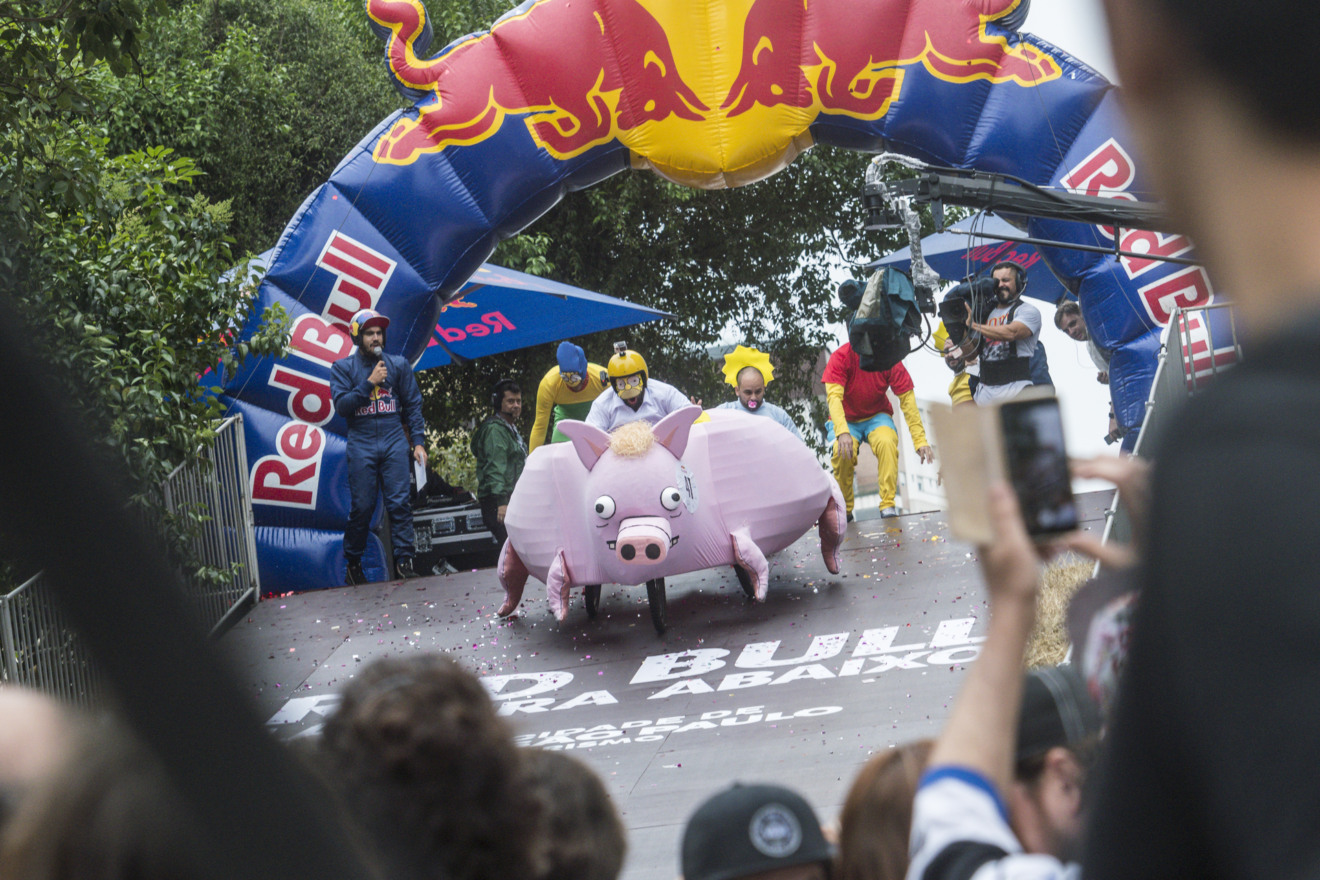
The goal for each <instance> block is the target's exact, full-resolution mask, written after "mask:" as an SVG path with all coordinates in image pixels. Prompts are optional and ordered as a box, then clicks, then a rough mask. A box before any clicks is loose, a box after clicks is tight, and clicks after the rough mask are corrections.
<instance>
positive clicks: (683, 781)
mask: <svg viewBox="0 0 1320 880" xmlns="http://www.w3.org/2000/svg"><path fill="white" fill-rule="evenodd" d="M1110 495H1111V493H1108V492H1103V493H1092V494H1089V495H1085V496H1082V497H1081V498H1079V501H1080V502H1081V507H1082V512H1083V516H1084V519H1085V526H1086V527H1088V528H1091V529H1093V530H1094V531H1096V532H1099V531H1101V530H1102V529H1103V526H1104V515H1103V514H1104V508H1105V506H1106V505H1107V504H1108V502H1109V499H1110ZM870 513H872V514H873V513H874V512H873V511H871V512H870ZM667 594H668V605H669V629H668V631H667V632H666V633H665V635H664V636H657V635H656V632H655V630H654V628H653V626H652V623H651V618H650V614H649V611H648V606H647V601H646V591H645V589H644V588H643V587H622V586H617V585H606V586H605V588H604V592H603V596H602V598H601V607H600V615H599V617H598V618H597V619H596V620H594V621H593V620H589V619H588V617H587V614H586V611H585V607H584V605H583V600H582V599H581V598H577V599H575V604H574V607H573V610H572V611H571V612H570V614H569V617H568V620H567V621H565V623H563V624H562V625H561V624H558V623H556V622H555V620H554V618H553V617H552V616H551V615H550V612H549V610H548V608H547V606H546V601H545V595H544V589H543V587H542V585H541V584H540V583H539V582H538V581H536V580H535V579H531V580H529V581H528V584H527V591H526V593H525V595H524V599H523V603H522V605H521V606H520V608H519V610H518V612H517V614H516V615H515V616H513V617H512V618H510V619H508V620H500V619H498V618H496V617H495V616H494V612H495V609H496V608H498V607H499V605H500V602H501V600H502V598H503V591H502V590H501V588H500V587H499V584H498V582H497V581H496V579H495V574H494V571H493V570H491V569H483V570H479V571H471V572H461V573H459V574H454V575H447V576H443V577H428V578H422V579H419V580H416V581H410V582H391V583H385V584H375V585H371V586H365V587H357V588H342V589H333V590H325V591H321V592H314V593H303V594H299V595H296V596H287V597H282V598H274V599H268V600H266V601H263V602H262V603H261V604H260V605H259V606H257V607H256V608H255V609H253V611H252V612H251V613H250V614H249V615H248V616H247V617H246V618H245V619H244V620H243V621H241V622H240V623H238V624H237V625H236V626H235V627H234V628H233V629H232V630H231V631H230V632H229V633H227V634H226V635H225V636H224V638H223V640H222V644H223V645H225V646H227V647H228V649H229V650H230V652H231V654H232V656H233V658H234V660H235V663H236V664H237V666H238V669H239V672H240V675H241V676H242V679H241V680H242V681H244V682H246V683H247V684H248V685H249V686H250V689H251V692H252V694H253V696H254V697H255V698H256V699H257V700H258V701H259V703H260V705H261V707H262V711H263V714H265V716H266V717H268V718H269V719H270V724H271V729H272V731H273V732H274V733H275V734H276V735H278V736H280V737H285V738H293V737H298V736H306V735H313V734H314V733H315V731H316V729H317V728H318V726H319V723H320V721H321V720H322V717H323V713H325V712H327V711H329V709H330V708H331V707H332V706H333V704H334V701H335V699H336V697H335V694H336V691H337V688H338V687H339V686H340V685H341V684H342V683H343V682H344V681H346V680H347V679H349V678H351V677H352V676H353V675H354V674H356V672H357V670H359V669H361V668H362V666H363V665H365V664H366V663H369V662H370V661H371V660H373V659H375V658H378V657H384V656H393V655H398V654H406V653H410V652H414V651H444V652H447V653H449V654H450V655H451V656H453V657H455V658H456V659H457V660H458V661H459V662H461V663H463V664H464V665H466V666H467V667H468V668H470V669H472V670H473V671H474V672H476V673H477V674H478V675H480V676H482V677H483V678H484V679H485V681H486V684H487V686H488V687H489V688H490V689H491V690H492V692H493V696H494V697H495V698H496V700H497V701H498V702H499V704H500V706H501V712H502V713H504V714H506V715H507V717H508V719H509V721H510V722H511V723H512V724H513V725H514V727H515V729H516V731H517V732H518V734H519V736H520V742H523V743H524V744H528V745H540V746H544V747H548V748H564V749H571V750H573V752H574V753H575V754H576V755H578V757H580V758H582V759H583V760H585V761H587V762H588V763H589V764H591V765H592V766H593V767H594V768H596V769H597V770H598V771H599V772H600V774H601V775H602V777H603V778H604V779H605V781H606V784H607V787H608V788H609V790H610V792H611V794H612V795H613V796H614V797H615V798H616V802H617V804H618V806H619V809H620V811H621V812H622V814H623V818H624V822H625V824H626V825H627V826H628V828H629V833H630V841H629V842H630V849H629V854H628V862H627V864H626V866H625V869H624V878H625V880H671V878H673V877H675V876H677V874H678V856H677V853H678V842H679V836H680V834H681V832H682V827H683V823H684V822H685V820H686V819H687V816H688V814H689V813H690V812H691V811H692V810H693V809H694V808H695V807H696V806H697V804H699V803H700V802H701V801H702V800H704V799H705V798H706V797H707V796H709V795H710V794H711V793H713V792H715V791H717V790H719V789H721V788H723V787H725V786H727V785H728V784H730V783H732V782H733V781H735V780H743V781H770V782H777V783H781V784H784V785H788V786H790V787H793V788H796V789H798V790H799V791H801V792H802V793H803V794H804V795H805V796H806V797H807V799H808V800H809V801H810V802H811V803H812V804H813V805H814V806H815V807H816V810H817V814H818V815H819V816H820V818H821V820H822V821H823V822H832V821H834V819H835V818H836V817H837V815H838V810H839V807H840V805H841V804H842V802H843V799H844V797H845V795H846V793H847V789H848V786H849V784H850V782H851V780H852V777H853V774H854V773H855V772H856V770H857V769H858V767H859V766H860V765H861V764H862V763H863V762H864V761H865V760H866V759H867V757H868V756H869V755H871V754H872V753H873V752H875V751H876V750H879V749H884V748H888V747H890V746H892V745H895V744H897V743H900V742H905V741H908V740H911V739H915V738H919V737H923V736H931V735H934V734H935V733H937V732H938V730H939V729H940V726H941V725H942V723H943V721H944V719H945V717H946V714H947V712H948V707H949V704H950V700H951V699H952V697H953V696H954V694H955V693H956V692H957V690H958V687H959V685H960V684H961V681H962V677H963V673H964V671H965V669H966V667H967V664H968V663H969V662H970V661H971V660H972V659H974V658H975V656H976V654H977V652H978V650H979V649H978V644H979V642H980V640H981V637H982V633H983V632H984V624H985V621H984V615H985V607H986V606H985V602H984V599H983V598H982V592H981V589H980V578H979V571H978V569H977V566H976V560H975V554H974V553H973V552H972V550H971V548H970V547H968V546H966V545H962V544H958V543H955V542H952V541H950V540H949V537H948V530H947V528H946V525H945V522H944V519H943V517H942V516H941V515H940V514H938V513H931V514H914V515H909V516H904V517H900V518H898V519H896V520H880V519H868V518H865V516H863V518H861V519H859V520H858V521H857V522H855V523H852V524H851V525H850V526H849V534H848V538H847V541H846V542H845V544H844V545H843V568H842V572H841V573H840V574H839V575H830V574H829V573H828V572H827V571H826V570H825V567H824V564H823V562H822V560H821V557H820V543H819V540H818V539H817V538H816V536H815V533H814V531H812V532H810V533H808V534H807V535H806V536H804V537H803V538H802V539H800V540H799V541H798V542H797V543H795V544H794V545H793V546H791V547H789V548H788V549H787V550H785V551H784V552H782V553H780V554H779V555H778V556H776V557H772V558H771V582H770V590H769V595H768V597H767V600H766V601H765V603H763V604H754V603H751V602H749V601H748V600H747V599H746V598H745V597H744V595H743V592H742V590H741V588H740V587H739V585H738V582H737V580H736V578H735V577H734V574H733V571H732V569H727V570H710V571H705V572H699V573H694V574H689V575H683V576H680V577H674V578H669V579H668V582H667ZM278 818H279V817H276V816H269V817H267V816H263V817H260V819H261V820H262V821H278Z"/></svg>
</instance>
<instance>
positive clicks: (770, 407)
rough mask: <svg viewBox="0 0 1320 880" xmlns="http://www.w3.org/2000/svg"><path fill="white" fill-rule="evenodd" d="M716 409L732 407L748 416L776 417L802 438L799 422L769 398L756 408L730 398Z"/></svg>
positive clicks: (777, 420) (794, 434)
mask: <svg viewBox="0 0 1320 880" xmlns="http://www.w3.org/2000/svg"><path fill="white" fill-rule="evenodd" d="M716 409H731V410H734V411H735V412H740V413H742V414H744V415H748V416H765V417H766V418H770V419H774V420H775V421H776V422H778V423H779V424H781V425H783V426H784V427H785V428H787V429H788V430H789V432H790V433H792V435H793V436H794V437H796V438H798V439H799V440H801V439H802V431H801V430H800V429H799V428H798V426H797V423H796V422H794V421H793V417H792V416H790V415H789V414H788V413H787V412H785V411H784V408H783V407H782V406H775V405H774V404H773V403H771V402H770V401H768V400H763V401H761V405H760V406H758V407H757V408H756V409H748V408H747V407H745V406H743V405H742V401H740V400H730V401H729V402H728V403H721V404H720V405H719V406H718V407H716Z"/></svg>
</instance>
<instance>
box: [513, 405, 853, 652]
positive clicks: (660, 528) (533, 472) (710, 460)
mask: <svg viewBox="0 0 1320 880" xmlns="http://www.w3.org/2000/svg"><path fill="white" fill-rule="evenodd" d="M700 415H701V408H700V407H697V406H689V407H684V408H683V409H681V410H678V411H677V412H673V413H670V414H669V415H668V416H666V417H665V418H663V419H661V420H660V421H659V422H658V423H657V424H656V425H655V426H654V427H652V426H650V425H647V424H646V423H645V422H634V423H632V424H629V425H624V426H622V427H621V428H619V429H618V430H616V431H614V432H613V433H612V434H607V433H605V432H604V431H602V430H600V429H599V428H595V427H593V426H591V425H588V424H586V423H585V422H577V421H564V422H560V423H559V430H560V431H562V432H563V433H564V434H565V435H566V436H567V437H568V438H569V439H570V440H571V441H572V442H571V443H554V444H549V445H546V446H541V447H539V448H538V449H537V450H536V452H534V453H533V454H532V455H531V456H530V457H529V458H528V459H527V466H526V468H525V469H524V471H523V474H522V477H521V478H520V479H519V481H518V485H517V487H515V489H514V491H513V496H512V498H510V500H509V508H508V511H507V512H506V514H505V519H504V525H505V527H506V528H507V529H508V531H509V539H508V540H507V541H505V542H504V547H503V548H502V549H501V550H500V559H499V566H498V573H499V578H500V584H501V585H502V586H503V587H504V592H505V600H504V604H503V606H501V608H500V610H499V615H500V616H501V617H505V616H508V615H509V614H512V613H513V611H514V609H515V608H517V607H518V603H519V602H520V601H522V594H523V586H524V585H525V584H526V582H527V576H528V574H532V575H535V576H536V577H537V579H538V580H541V581H543V582H544V583H545V585H546V591H547V594H548V597H549V603H550V610H551V611H552V612H554V615H555V617H556V618H558V619H559V620H561V621H562V620H563V619H564V618H565V616H566V615H567V613H568V607H569V597H570V594H571V591H572V590H573V588H574V587H584V588H585V594H586V605H587V614H588V616H590V617H595V616H596V612H597V610H598V608H599V603H600V585H601V584H603V583H613V584H641V583H645V584H646V592H647V598H648V600H649V602H650V606H651V620H652V621H653V622H654V623H655V628H656V632H658V633H664V631H665V628H666V626H667V621H666V606H665V578H666V577H668V576H670V575H678V574H684V573H687V572H691V571H700V570H702V569H706V568H714V567H717V566H724V565H733V566H734V567H735V569H736V571H737V573H738V580H739V582H740V583H741V584H742V587H743V590H744V591H745V592H746V593H747V595H748V596H749V597H752V598H754V599H756V600H758V601H759V600H763V599H764V598H765V593H766V586H767V583H768V581H769V577H770V570H769V566H768V564H767V563H766V557H767V556H769V555H770V554H772V553H777V552H778V551H780V550H782V549H784V548H785V547H787V546H788V545H789V544H792V543H793V542H794V541H796V540H797V539H798V538H800V537H801V536H802V535H803V534H804V533H805V532H806V531H807V530H808V529H809V528H811V526H812V525H813V524H814V525H818V526H819V528H820V539H821V554H822V555H823V556H824V557H825V566H826V568H828V569H829V570H830V572H831V573H837V572H838V571H839V545H840V543H841V542H842V540H843V535H844V529H845V528H846V519H845V514H844V507H843V496H842V494H841V493H840V492H839V487H838V485H837V484H836V483H835V482H834V480H833V478H831V477H830V475H829V474H827V473H826V472H825V471H824V470H822V469H821V467H820V464H819V463H818V462H817V461H816V456H815V455H814V454H813V453H812V452H811V450H810V449H808V448H807V446H806V445H805V444H803V443H802V441H800V440H798V439H797V438H796V437H794V436H793V435H792V434H790V433H789V432H788V431H786V430H784V428H783V427H781V426H780V425H777V424H775V423H774V422H773V421H771V420H770V419H764V418H756V417H754V416H749V415H743V414H740V413H738V412H735V411H732V410H720V409H717V410H711V411H710V412H709V414H708V415H709V416H710V420H709V421H702V422H698V423H696V424H694V422H695V421H696V419H697V418H698V417H699V416H700Z"/></svg>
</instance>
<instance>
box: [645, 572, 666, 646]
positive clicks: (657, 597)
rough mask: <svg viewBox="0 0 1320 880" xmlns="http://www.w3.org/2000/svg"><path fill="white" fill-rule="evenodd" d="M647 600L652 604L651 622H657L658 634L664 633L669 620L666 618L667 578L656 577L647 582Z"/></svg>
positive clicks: (656, 630) (656, 629)
mask: <svg viewBox="0 0 1320 880" xmlns="http://www.w3.org/2000/svg"><path fill="white" fill-rule="evenodd" d="M646 600H647V601H648V602H649V603H650V605H651V622H652V623H654V624H655V632H656V635H661V636H662V635H664V634H665V629H666V628H667V627H668V622H667V621H666V620H665V617H666V611H667V610H668V609H667V608H666V605H667V603H666V601H665V579H664V578H656V579H655V580H653V581H647V582H646Z"/></svg>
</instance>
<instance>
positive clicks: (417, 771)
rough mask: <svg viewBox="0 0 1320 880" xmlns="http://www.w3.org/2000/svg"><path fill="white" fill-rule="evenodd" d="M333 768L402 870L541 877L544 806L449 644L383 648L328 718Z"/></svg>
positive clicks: (410, 874)
mask: <svg viewBox="0 0 1320 880" xmlns="http://www.w3.org/2000/svg"><path fill="white" fill-rule="evenodd" d="M321 750H322V758H323V767H322V770H323V772H324V773H325V775H326V777H327V779H328V780H329V782H331V783H332V784H334V785H337V786H339V788H340V790H341V794H342V796H343V799H344V802H345V803H346V804H347V805H348V807H349V809H350V810H351V811H352V812H353V813H354V815H355V816H356V817H357V818H358V819H359V821H360V822H361V823H362V825H363V826H364V827H365V828H366V830H367V831H368V832H369V834H370V836H371V839H372V840H373V842H374V844H375V845H376V847H377V849H378V855H379V856H380V859H381V861H382V862H384V863H385V864H387V865H389V866H390V867H391V868H392V871H391V876H392V877H393V878H394V880H399V878H443V880H533V878H536V877H538V876H539V874H540V872H541V870H542V866H543V856H542V853H543V850H544V842H543V830H542V822H543V810H542V807H541V799H540V798H539V797H538V796H537V794H536V792H535V790H534V788H533V786H532V783H531V779H530V776H529V773H528V768H527V764H526V761H525V760H524V757H523V754H522V753H521V751H520V750H519V749H518V747H517V746H515V745H514V742H513V736H512V733H511V732H510V730H509V728H508V726H507V725H506V724H505V723H504V722H503V721H502V720H501V719H500V718H499V717H498V716H497V715H496V713H495V707H494V706H493V705H492V703H491V700H490V697H489V696H488V695H487V694H486V689H485V688H484V687H482V685H481V682H480V681H479V680H478V679H477V677H476V676H474V675H472V673H470V672H468V671H467V670H465V669H463V668H462V667H460V666H459V665H458V664H457V663H455V662H454V661H453V660H450V659H449V658H448V657H445V656H443V655H441V654H416V655H412V656H409V657H406V658H393V657H391V658H386V659H383V660H377V661H376V662H374V663H372V664H371V665H370V666H368V667H367V668H366V669H365V670H363V671H362V673H361V674H360V675H359V676H358V677H357V678H355V679H354V680H353V681H351V682H349V684H348V685H347V686H346V687H345V688H344V691H343V699H342V701H341V702H340V704H339V706H338V707H337V708H336V710H335V712H334V714H333V715H331V716H330V717H329V718H328V719H327V720H326V723H325V728H324V730H323V732H322V737H321Z"/></svg>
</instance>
